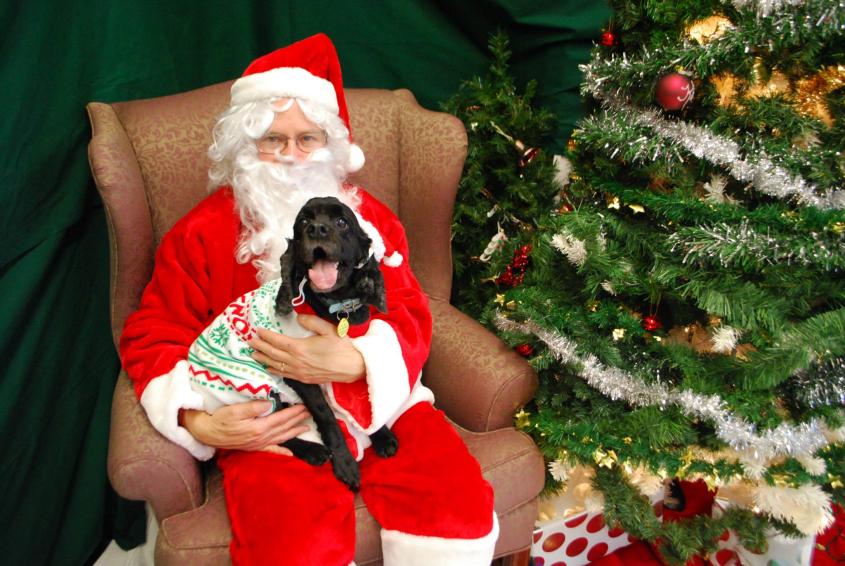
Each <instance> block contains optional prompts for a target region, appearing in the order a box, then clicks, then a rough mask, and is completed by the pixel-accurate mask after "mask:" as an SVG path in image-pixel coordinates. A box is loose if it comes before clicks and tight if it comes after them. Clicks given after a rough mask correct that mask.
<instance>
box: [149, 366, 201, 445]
mask: <svg viewBox="0 0 845 566" xmlns="http://www.w3.org/2000/svg"><path fill="white" fill-rule="evenodd" d="M141 406H142V407H144V410H145V411H146V412H147V418H149V419H150V423H152V425H153V427H154V428H155V429H156V430H157V431H159V432H160V433H161V434H162V436H164V437H165V438H167V439H168V440H170V441H171V442H175V443H176V444H178V445H179V446H181V447H182V448H184V449H185V450H187V451H188V452H190V453H191V455H192V456H193V457H194V458H196V459H197V460H208V459H210V458H211V457H212V456H214V448H212V447H211V446H206V445H205V444H202V443H200V442H198V441H197V440H196V439H195V438H194V437H193V436H191V433H189V432H188V431H187V429H185V428H184V427H181V426H179V409H204V408H205V407H204V406H203V400H202V395H200V394H199V393H197V392H196V391H194V390H193V389H191V383H190V380H189V378H188V362H187V361H185V360H181V361H179V362H178V363H177V364H176V365H175V366H174V367H173V369H172V370H170V371H169V372H168V373H165V374H164V375H160V376H158V377H156V378H154V379H153V380H152V381H150V382H149V383H148V384H147V387H146V388H145V389H144V392H143V393H142V394H141Z"/></svg>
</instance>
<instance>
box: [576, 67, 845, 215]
mask: <svg viewBox="0 0 845 566" xmlns="http://www.w3.org/2000/svg"><path fill="white" fill-rule="evenodd" d="M591 79H594V77H591V76H590V75H589V73H588V74H587V76H586V77H585V85H586V87H587V90H588V92H590V93H591V94H592V95H593V96H594V97H595V98H596V99H598V100H601V101H602V102H603V103H604V104H605V106H606V107H607V108H608V109H609V110H611V111H614V112H615V113H616V114H617V117H618V120H619V121H620V122H621V123H623V124H636V125H638V126H643V127H646V128H648V129H650V130H652V131H653V132H655V133H656V134H658V135H659V136H660V137H662V138H663V139H665V140H671V141H672V142H675V143H676V144H678V145H680V146H681V147H683V148H684V149H686V150H687V151H688V152H690V153H692V154H693V155H694V156H696V157H698V158H699V159H706V160H708V161H710V162H711V163H713V164H714V165H719V166H722V167H725V168H726V169H727V171H728V172H729V173H730V175H731V176H732V177H734V178H735V179H737V180H739V181H744V182H749V183H751V184H752V185H753V186H754V187H755V188H756V189H757V190H758V191H760V192H762V193H765V194H767V195H771V196H773V197H776V198H781V199H787V198H796V199H798V201H800V202H801V203H802V204H804V205H809V206H815V207H816V208H821V209H828V208H834V209H842V208H845V191H843V190H841V189H831V190H828V191H826V192H824V193H820V194H817V189H816V187H815V186H813V185H812V184H810V183H808V182H807V181H806V180H804V179H803V178H802V177H801V176H800V175H793V174H791V173H790V172H789V171H787V170H786V169H783V168H782V167H778V166H777V165H775V164H774V163H772V160H771V159H770V158H769V156H768V155H766V153H765V152H762V151H761V152H759V154H758V155H757V158H756V161H750V160H747V159H743V157H742V152H741V151H740V147H739V144H737V143H736V142H735V141H733V140H731V139H728V138H724V137H721V136H717V135H716V134H714V133H713V132H711V131H710V130H708V129H707V128H705V127H703V126H696V125H695V124H690V123H687V122H681V121H669V120H666V119H665V118H663V117H662V116H661V115H660V114H659V113H658V112H657V111H656V110H652V109H635V108H634V107H633V106H631V105H629V104H627V103H625V102H622V101H621V100H619V99H618V98H616V97H615V96H611V95H607V94H606V93H604V92H602V91H601V89H600V88H599V83H598V82H596V81H595V80H591ZM656 158H657V156H652V159H656Z"/></svg>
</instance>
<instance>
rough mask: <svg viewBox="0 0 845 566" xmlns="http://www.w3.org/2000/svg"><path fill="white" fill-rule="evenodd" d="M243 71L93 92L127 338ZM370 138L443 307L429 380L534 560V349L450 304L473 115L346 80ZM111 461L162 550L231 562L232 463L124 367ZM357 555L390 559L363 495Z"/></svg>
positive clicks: (193, 197)
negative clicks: (190, 438)
mask: <svg viewBox="0 0 845 566" xmlns="http://www.w3.org/2000/svg"><path fill="white" fill-rule="evenodd" d="M230 84H231V83H221V84H217V85H213V86H210V87H206V88H202V89H199V90H195V91H191V92H186V93H183V94H177V95H173V96H166V97H161V98H154V99H149V100H138V101H132V102H123V103H116V104H102V103H96V102H93V103H91V104H89V105H88V113H89V116H90V119H91V124H92V131H93V138H92V140H91V143H90V145H89V159H90V163H91V169H92V171H93V174H94V179H95V181H96V184H97V187H98V189H99V191H100V195H101V196H102V199H103V202H104V204H105V209H106V214H107V218H108V227H109V240H110V244H111V324H112V333H113V336H114V340H115V343H117V340H118V337H119V335H120V332H121V330H122V328H123V323H124V321H125V319H126V317H127V315H128V314H129V313H131V312H132V311H133V310H134V309H135V308H136V307H137V305H138V302H139V299H140V296H141V292H142V291H143V289H144V286H145V285H146V283H147V281H148V280H149V277H150V273H151V270H152V267H153V253H154V250H155V248H156V246H157V245H158V243H159V241H160V240H161V237H162V235H163V234H164V233H165V232H166V231H167V230H168V229H169V228H170V227H171V226H172V225H173V224H174V223H175V222H176V220H177V219H178V218H180V217H181V216H182V215H184V214H185V213H186V212H187V211H188V210H189V209H190V208H191V207H192V206H193V205H195V204H196V203H197V202H199V200H200V199H201V198H202V197H203V196H204V195H205V194H206V185H207V168H208V161H207V159H206V156H205V151H206V148H207V147H208V145H209V143H210V139H211V127H212V125H213V123H214V120H215V117H216V116H217V114H218V113H219V112H220V111H222V110H223V108H224V107H225V105H226V104H227V102H228V93H229V86H230ZM346 94H347V101H348V105H349V110H350V114H351V120H352V129H353V132H354V133H355V140H356V142H357V143H358V144H359V145H361V147H362V148H363V149H364V152H365V154H366V156H367V163H366V165H365V166H364V168H363V169H362V170H361V171H360V172H359V173H358V174H357V175H355V176H354V177H353V178H352V181H354V182H357V183H359V184H361V185H362V186H364V187H366V188H367V189H368V190H369V191H370V192H371V193H373V194H374V195H375V196H376V197H378V198H379V199H381V200H382V201H383V202H384V203H386V204H387V205H388V206H390V207H391V208H392V209H393V210H394V211H395V212H396V213H397V214H398V216H399V218H400V219H401V221H402V222H403V224H404V225H405V227H406V230H407V233H408V240H409V244H410V250H411V266H412V268H413V270H414V272H415V273H416V275H417V277H418V278H419V280H420V282H421V284H422V287H423V289H424V290H425V291H426V293H427V294H428V296H429V298H430V302H431V310H432V312H433V315H434V339H433V343H432V347H431V356H430V358H429V360H428V363H427V364H426V366H425V370H424V374H423V376H424V377H423V379H424V382H425V383H426V384H427V385H428V386H429V387H430V388H431V389H432V390H433V391H434V393H435V396H436V399H437V401H436V404H437V406H438V407H439V408H441V409H443V410H444V411H445V412H446V414H447V415H448V416H449V418H450V419H451V420H452V422H453V423H454V424H455V427H456V429H457V430H458V432H459V433H460V434H461V436H462V437H463V438H464V440H465V441H466V443H467V444H468V446H469V448H470V450H471V451H472V453H473V454H474V455H475V457H476V458H477V459H478V461H479V462H480V463H481V467H482V469H483V472H484V476H485V478H487V480H488V481H490V483H491V484H492V485H493V487H494V488H495V493H496V511H497V513H498V515H499V521H500V525H501V535H500V537H499V541H498V543H497V545H496V556H497V557H505V558H503V560H502V562H503V563H508V564H516V563H522V564H526V563H527V561H528V552H527V549H528V547H529V546H530V544H531V532H532V529H533V524H534V519H535V517H536V505H537V502H536V497H537V494H538V493H539V491H540V489H541V487H542V485H543V464H542V458H541V456H540V454H539V452H538V450H537V448H536V447H535V446H534V444H533V443H532V441H531V440H530V438H529V437H528V436H526V435H525V434H523V433H521V432H518V431H516V430H514V429H513V428H512V426H511V424H512V415H513V412H514V411H515V410H516V409H517V408H518V407H520V406H522V405H523V404H524V403H526V402H527V401H528V400H529V399H530V398H531V396H532V394H533V392H534V390H535V388H536V376H535V375H534V373H533V372H532V371H531V369H530V367H529V366H528V365H527V364H526V363H525V361H524V360H523V359H522V358H520V357H519V356H518V355H516V354H515V353H514V352H513V351H511V350H510V349H509V348H507V347H506V346H505V345H504V344H503V343H502V342H501V341H500V340H499V339H498V338H496V337H495V336H494V335H493V334H491V333H490V332H488V331H487V330H486V329H484V328H483V327H482V326H481V325H479V324H478V323H477V322H475V321H474V320H472V319H470V318H469V317H467V316H466V315H464V314H462V313H461V312H459V311H458V310H456V309H455V308H454V307H452V306H451V305H450V304H449V296H450V290H451V283H452V282H451V274H452V265H451V250H450V224H451V215H452V208H453V204H454V199H455V192H456V189H457V183H458V179H459V177H460V174H461V169H462V167H463V162H464V158H465V156H466V146H467V140H466V133H465V131H464V128H463V126H462V124H461V123H460V121H459V120H457V119H456V118H454V117H453V116H449V115H447V114H443V113H438V112H430V111H427V110H424V109H423V108H421V107H420V106H419V105H418V104H417V102H416V100H415V99H414V97H413V95H412V94H411V93H410V92H409V91H407V90H397V91H387V90H375V89H349V90H347V92H346ZM108 473H109V478H110V480H111V483H112V485H113V486H114V488H115V489H116V490H117V492H118V493H120V494H121V495H122V496H124V497H126V498H129V499H136V500H145V501H147V502H149V504H150V505H151V507H152V509H153V512H154V513H155V516H156V519H157V520H158V522H159V525H160V527H159V534H158V539H157V541H156V549H155V557H156V563H158V564H201V563H202V564H205V563H215V564H216V563H221V564H225V563H228V560H229V555H228V544H229V539H230V530H229V521H228V518H227V516H226V512H225V503H224V500H223V496H222V485H221V481H220V473H219V472H218V471H217V470H216V468H215V467H214V466H213V465H211V466H201V465H199V463H198V462H197V461H195V460H194V459H193V458H192V457H191V456H190V455H189V454H188V452H186V451H185V450H183V449H182V448H181V447H179V446H177V445H175V444H172V443H170V442H169V441H168V440H166V439H165V438H164V437H162V436H161V435H159V434H158V433H157V432H156V431H155V430H154V429H153V428H152V426H151V425H150V424H149V422H148V421H147V418H146V416H145V414H144V412H143V410H142V409H141V407H140V405H139V404H138V402H137V401H136V398H135V395H134V393H133V391H132V388H131V385H130V382H129V380H128V379H127V378H126V376H125V375H124V374H121V376H120V377H119V379H118V381H117V386H116V388H115V393H114V401H113V405H112V422H111V436H110V440H109V456H108ZM356 514H357V520H358V523H357V548H356V562H357V563H358V564H360V565H365V564H377V563H380V561H381V549H380V544H379V535H378V525H377V524H376V523H375V521H374V520H373V518H372V517H371V516H370V514H369V513H368V512H367V510H366V508H365V507H364V505H363V503H362V502H361V500H360V498H358V499H357V513H356Z"/></svg>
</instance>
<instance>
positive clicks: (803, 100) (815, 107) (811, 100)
mask: <svg viewBox="0 0 845 566" xmlns="http://www.w3.org/2000/svg"><path fill="white" fill-rule="evenodd" d="M843 86H845V65H836V66H833V65H831V66H830V67H825V68H824V69H822V70H821V71H819V72H818V73H816V74H815V75H812V76H810V77H807V78H804V79H800V80H799V81H798V82H797V83H796V84H795V99H796V106H797V110H798V112H800V113H801V114H804V115H805V116H811V117H813V118H817V119H819V120H821V121H822V122H823V123H824V125H825V126H827V127H828V128H829V127H831V126H833V117H832V116H831V115H830V109H829V108H828V107H827V104H826V100H825V97H826V96H827V95H828V94H830V93H831V92H833V91H834V90H836V89H839V88H842V87H843Z"/></svg>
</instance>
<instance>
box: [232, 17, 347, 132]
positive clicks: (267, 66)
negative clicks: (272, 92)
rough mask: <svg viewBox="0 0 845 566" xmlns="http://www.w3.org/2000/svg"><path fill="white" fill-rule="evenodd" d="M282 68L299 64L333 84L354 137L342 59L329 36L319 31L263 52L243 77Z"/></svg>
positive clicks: (345, 121)
mask: <svg viewBox="0 0 845 566" xmlns="http://www.w3.org/2000/svg"><path fill="white" fill-rule="evenodd" d="M280 67H299V68H301V69H305V70H306V71H308V72H309V73H311V74H312V75H314V76H315V77H319V78H321V79H325V80H327V81H329V82H330V83H332V85H333V86H334V92H335V96H337V105H338V108H339V112H338V116H340V119H341V120H343V123H344V124H346V128H347V129H348V130H349V132H350V134H349V135H350V139H351V137H352V128H350V127H349V110H347V108H346V96H345V95H344V93H343V77H342V75H341V72H340V60H339V59H338V57H337V50H336V49H335V47H334V44H333V43H332V40H331V39H329V36H327V35H326V34H324V33H318V34H316V35H312V36H311V37H308V38H305V39H303V40H301V41H297V42H296V43H292V44H290V45H287V46H285V47H281V48H279V49H276V50H275V51H273V52H271V53H268V54H266V55H262V56H261V57H259V58H258V59H256V60H255V61H253V62H252V63H250V65H249V66H248V67H247V68H246V70H245V71H244V74H243V76H247V75H253V74H256V73H264V72H267V71H270V70H272V69H278V68H280Z"/></svg>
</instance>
